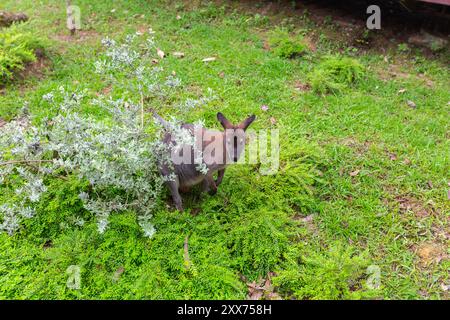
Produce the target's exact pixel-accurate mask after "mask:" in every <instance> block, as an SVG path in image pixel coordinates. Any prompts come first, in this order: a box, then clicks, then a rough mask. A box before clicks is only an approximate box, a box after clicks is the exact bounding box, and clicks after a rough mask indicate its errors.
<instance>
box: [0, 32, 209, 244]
mask: <svg viewBox="0 0 450 320" xmlns="http://www.w3.org/2000/svg"><path fill="white" fill-rule="evenodd" d="M152 34H153V31H152V30H151V29H150V30H149V35H148V36H147V38H146V39H145V41H140V39H141V38H142V36H143V35H142V34H140V33H137V34H132V35H129V36H127V38H126V40H125V41H124V42H123V43H121V44H118V43H116V41H115V40H112V39H109V38H106V39H104V40H103V41H102V44H103V45H104V47H105V48H106V52H105V54H104V57H103V59H101V60H99V61H97V62H96V63H95V66H94V67H95V69H96V72H97V73H98V74H100V75H101V76H102V77H104V80H105V81H108V82H109V83H110V85H111V86H120V88H121V89H122V90H123V88H125V92H124V94H123V97H122V98H118V99H113V98H111V97H110V96H109V97H106V96H99V97H97V98H95V99H92V98H89V97H88V96H87V94H86V92H85V91H77V92H68V91H67V90H66V89H65V88H64V87H60V88H59V89H58V90H55V91H53V92H49V93H47V94H45V95H44V96H43V97H42V98H43V100H44V101H45V103H47V104H49V107H52V108H54V109H56V110H57V115H56V116H54V117H52V118H51V119H44V120H43V121H40V122H39V123H40V124H39V125H32V123H31V121H30V119H29V117H28V116H23V117H20V118H18V119H16V120H13V121H11V122H9V123H7V124H5V125H3V126H2V127H0V146H1V148H0V188H6V187H10V188H13V189H14V190H15V197H14V198H13V199H12V200H11V203H3V204H1V205H0V232H1V231H4V232H7V233H8V234H10V235H12V234H13V233H14V232H15V231H16V230H17V229H18V228H20V225H21V221H23V219H29V218H32V217H33V216H35V215H36V214H37V213H36V210H35V205H36V204H37V203H38V202H39V200H40V199H41V196H42V194H43V193H44V192H46V191H47V188H48V187H47V186H46V185H45V183H44V181H46V177H48V176H52V177H55V178H58V177H62V178H63V177H65V176H67V175H68V174H76V175H77V176H78V177H79V178H80V179H85V180H86V181H89V189H88V190H86V191H85V192H82V193H80V194H79V195H78V197H79V198H80V200H81V201H82V202H83V205H84V207H85V209H86V210H88V211H89V212H91V213H93V214H95V216H96V218H97V225H98V230H99V232H101V233H102V232H104V231H105V230H106V229H107V227H108V221H109V219H108V218H109V216H110V215H111V214H112V213H115V212H120V211H124V210H132V211H134V212H136V214H137V217H138V222H139V224H140V226H141V227H142V229H143V232H144V234H145V236H147V237H152V235H153V234H154V232H155V227H154V225H153V224H152V222H151V219H152V212H153V211H154V209H155V206H156V205H157V204H158V200H159V198H160V195H161V192H162V190H163V183H164V181H165V180H166V179H173V177H172V176H169V177H161V176H160V174H159V172H158V170H157V162H158V160H159V161H164V162H166V163H169V164H170V157H169V156H168V155H170V150H168V148H171V147H174V146H167V145H164V144H162V143H161V142H160V139H159V136H160V134H161V133H160V132H159V133H158V131H157V132H156V134H155V133H154V134H151V135H150V134H149V133H147V132H148V130H147V129H148V125H147V123H145V119H146V117H145V114H146V112H145V107H144V100H145V101H149V100H150V101H151V100H152V99H159V98H161V97H164V96H166V95H168V94H170V90H174V88H176V87H179V86H181V81H180V80H179V79H178V78H175V77H174V76H173V75H170V76H168V77H167V76H166V77H165V76H164V75H163V69H162V68H160V67H155V66H154V65H152V63H151V61H152V55H153V54H155V53H156V46H155V40H154V37H153V35H152ZM142 42H144V43H142ZM153 61H154V60H153ZM149 62H150V63H149ZM127 96H128V97H136V98H125V97H127ZM213 98H214V97H213V95H212V93H211V91H210V90H208V95H207V96H206V97H201V98H200V99H198V100H194V99H188V100H187V101H186V102H184V103H181V104H179V105H178V106H177V107H178V108H186V109H187V108H192V107H198V106H201V105H203V104H205V103H208V102H209V101H211V100H212V99H213ZM89 103H91V104H93V105H96V106H98V107H99V108H100V109H101V110H103V111H104V112H103V113H104V114H106V115H109V116H105V117H104V119H103V120H93V119H91V118H90V117H89V115H88V114H86V113H85V112H83V105H86V104H89ZM148 118H151V117H148ZM172 123H173V128H174V132H173V135H174V137H175V140H179V141H184V142H185V143H186V141H191V142H190V143H195V141H193V139H192V138H191V137H183V136H180V137H178V136H177V135H186V134H189V133H188V132H184V131H180V130H176V128H179V126H178V125H177V123H178V122H177V121H176V120H175V119H173V121H172ZM159 130H160V129H159ZM199 170H202V167H201V166H200V167H199ZM12 177H14V179H12ZM81 220H82V219H80V218H79V217H77V218H76V221H81ZM77 224H78V225H82V223H77Z"/></svg>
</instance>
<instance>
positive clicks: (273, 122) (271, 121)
mask: <svg viewBox="0 0 450 320" xmlns="http://www.w3.org/2000/svg"><path fill="white" fill-rule="evenodd" d="M270 123H271V124H273V125H275V124H276V123H277V119H275V118H274V117H271V118H270Z"/></svg>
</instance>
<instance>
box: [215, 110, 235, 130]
mask: <svg viewBox="0 0 450 320" xmlns="http://www.w3.org/2000/svg"><path fill="white" fill-rule="evenodd" d="M217 120H219V122H220V124H221V125H222V127H223V128H224V129H232V128H233V124H232V123H231V122H230V121H228V119H227V118H225V116H224V115H223V114H222V113H221V112H219V113H217Z"/></svg>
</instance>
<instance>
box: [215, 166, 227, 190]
mask: <svg viewBox="0 0 450 320" xmlns="http://www.w3.org/2000/svg"><path fill="white" fill-rule="evenodd" d="M224 174H225V169H222V170H219V171H218V172H217V179H216V187H218V186H219V185H220V184H221V183H222V179H223V175H224Z"/></svg>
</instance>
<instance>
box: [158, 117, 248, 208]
mask: <svg viewBox="0 0 450 320" xmlns="http://www.w3.org/2000/svg"><path fill="white" fill-rule="evenodd" d="M154 116H155V118H156V119H157V120H158V121H159V122H160V123H161V124H163V126H165V124H167V123H166V122H165V120H164V119H162V118H161V117H160V116H159V115H157V114H156V113H154ZM217 118H218V120H219V121H220V123H221V124H222V126H223V127H224V128H225V129H227V130H229V132H230V131H231V132H233V131H232V130H234V131H236V132H237V131H239V132H242V133H243V132H244V131H245V130H246V129H247V127H248V126H249V125H250V124H251V123H252V122H253V121H254V120H255V116H250V117H248V118H247V119H245V120H244V121H243V122H242V123H240V124H239V125H233V124H231V123H230V122H229V121H228V120H227V119H226V118H225V117H224V116H223V115H222V114H221V113H220V112H219V113H218V114H217ZM182 128H185V129H188V130H189V131H190V132H191V134H193V132H194V126H193V125H192V124H183V125H182ZM238 129H241V130H238ZM201 130H202V133H203V134H204V133H213V134H215V136H216V137H218V139H219V141H217V143H218V144H222V145H223V150H224V152H223V161H221V163H212V164H206V166H207V168H208V172H207V174H206V175H204V174H202V173H201V172H199V171H198V170H197V168H196V164H195V163H194V153H193V152H191V154H192V158H191V162H190V164H174V165H173V170H174V173H175V179H174V180H171V181H167V182H166V184H167V186H168V188H169V190H170V193H171V194H172V198H173V201H174V203H175V207H176V208H177V209H178V210H179V211H183V203H182V199H181V196H180V191H181V192H187V191H189V189H190V188H191V187H193V186H195V185H197V184H200V183H201V184H202V191H204V192H209V193H210V194H215V193H216V192H217V187H218V186H219V185H220V184H221V183H222V179H223V176H224V174H225V169H226V167H227V166H228V165H229V164H230V163H231V162H237V160H238V159H239V156H240V153H241V152H242V148H241V149H239V148H237V146H236V145H234V146H233V143H231V141H230V139H228V141H227V139H226V134H225V132H222V131H213V130H208V129H205V128H202V129H201ZM171 140H172V136H171V134H170V133H169V132H166V133H165V135H164V138H163V142H164V143H165V144H167V145H168V144H169V143H170V142H171ZM242 140H243V141H244V142H243V143H244V144H245V136H243V137H241V138H240V141H241V142H242ZM212 141H213V140H210V141H203V143H202V151H203V150H205V147H206V146H208V144H210V143H211V142H212ZM230 148H232V149H233V150H232V152H231V150H230ZM230 155H233V156H234V157H233V158H232V159H231V158H230ZM159 169H160V172H161V174H162V175H163V176H170V175H171V173H172V169H171V168H169V166H168V165H165V164H160V167H159ZM216 172H217V178H216V179H214V177H213V176H214V174H215V173H216Z"/></svg>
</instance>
